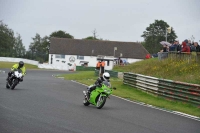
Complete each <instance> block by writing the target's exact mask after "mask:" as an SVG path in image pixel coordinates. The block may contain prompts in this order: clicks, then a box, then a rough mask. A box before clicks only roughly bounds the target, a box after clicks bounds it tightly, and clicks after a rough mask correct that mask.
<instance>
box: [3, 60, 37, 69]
mask: <svg viewBox="0 0 200 133" xmlns="http://www.w3.org/2000/svg"><path fill="white" fill-rule="evenodd" d="M16 63H17V62H3V61H0V68H11V67H12V66H13V65H14V64H16ZM25 67H26V69H39V68H38V66H36V65H31V64H26V63H25Z"/></svg>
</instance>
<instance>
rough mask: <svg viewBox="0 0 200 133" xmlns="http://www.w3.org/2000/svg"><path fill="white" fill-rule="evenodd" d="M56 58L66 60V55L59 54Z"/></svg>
mask: <svg viewBox="0 0 200 133" xmlns="http://www.w3.org/2000/svg"><path fill="white" fill-rule="evenodd" d="M56 58H62V59H65V55H62V54H57V55H56Z"/></svg>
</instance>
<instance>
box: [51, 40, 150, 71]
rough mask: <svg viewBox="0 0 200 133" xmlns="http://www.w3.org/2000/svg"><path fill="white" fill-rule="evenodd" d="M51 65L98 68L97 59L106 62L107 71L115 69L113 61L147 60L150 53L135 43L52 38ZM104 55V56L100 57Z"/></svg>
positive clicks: (64, 67)
mask: <svg viewBox="0 0 200 133" xmlns="http://www.w3.org/2000/svg"><path fill="white" fill-rule="evenodd" d="M50 42H51V44H50V51H49V64H50V65H53V66H54V67H56V68H58V69H66V70H67V69H72V67H74V66H75V65H76V66H81V65H83V64H84V65H86V66H90V67H96V64H97V58H104V59H107V60H106V66H105V69H106V70H111V69H112V68H113V60H114V59H118V57H121V59H122V60H126V61H127V62H129V63H133V62H136V61H139V60H143V59H145V56H146V54H148V51H147V50H146V49H145V48H144V47H143V46H142V45H141V44H140V43H134V42H116V41H100V40H80V39H68V38H54V37H53V38H51V39H50ZM99 55H103V56H99Z"/></svg>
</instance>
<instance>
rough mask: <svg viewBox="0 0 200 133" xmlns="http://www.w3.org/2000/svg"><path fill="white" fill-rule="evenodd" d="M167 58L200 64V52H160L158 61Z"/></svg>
mask: <svg viewBox="0 0 200 133" xmlns="http://www.w3.org/2000/svg"><path fill="white" fill-rule="evenodd" d="M166 58H170V59H176V60H186V61H188V63H189V62H191V61H195V62H200V52H181V53H179V52H175V51H170V52H158V59H159V60H163V59H166Z"/></svg>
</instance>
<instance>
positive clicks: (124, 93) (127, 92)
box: [59, 71, 200, 117]
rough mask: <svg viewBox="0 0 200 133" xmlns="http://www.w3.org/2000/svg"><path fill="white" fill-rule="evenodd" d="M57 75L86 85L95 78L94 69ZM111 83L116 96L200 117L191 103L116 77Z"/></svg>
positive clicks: (199, 113) (196, 108)
mask: <svg viewBox="0 0 200 133" xmlns="http://www.w3.org/2000/svg"><path fill="white" fill-rule="evenodd" d="M59 77H64V78H65V79H66V80H76V81H78V82H80V83H83V84H86V85H91V84H93V83H94V82H95V81H96V79H97V77H96V76H95V75H94V71H81V72H78V73H72V74H65V75H59ZM111 83H112V86H115V87H116V88H117V90H114V91H113V94H114V95H116V96H119V97H122V98H126V99H129V100H132V101H138V102H144V103H146V104H150V105H154V106H156V107H161V108H164V109H168V110H174V111H179V112H183V113H187V114H190V115H194V116H198V117H200V108H198V107H196V106H193V105H191V104H187V103H182V102H176V101H169V100H166V99H164V98H161V97H157V96H155V95H152V94H147V93H146V92H143V91H141V90H138V89H135V88H132V87H130V86H127V85H124V84H123V81H122V80H120V79H118V78H111Z"/></svg>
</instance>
